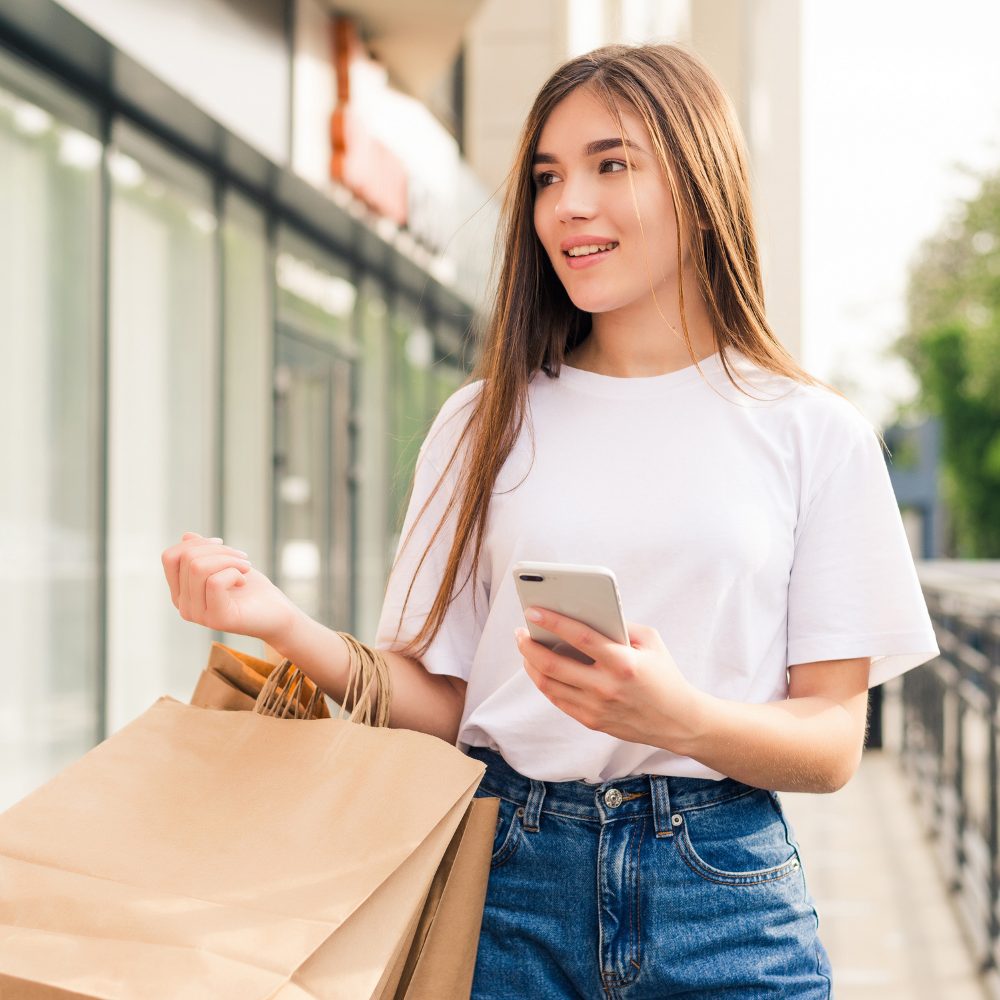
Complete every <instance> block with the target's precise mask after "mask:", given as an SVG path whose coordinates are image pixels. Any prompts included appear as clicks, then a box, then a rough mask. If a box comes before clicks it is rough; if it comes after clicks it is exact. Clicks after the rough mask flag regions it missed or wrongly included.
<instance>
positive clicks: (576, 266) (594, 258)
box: [563, 247, 618, 271]
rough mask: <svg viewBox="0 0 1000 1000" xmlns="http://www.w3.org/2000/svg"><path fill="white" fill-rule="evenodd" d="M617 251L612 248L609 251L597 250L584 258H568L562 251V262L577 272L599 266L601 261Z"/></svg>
mask: <svg viewBox="0 0 1000 1000" xmlns="http://www.w3.org/2000/svg"><path fill="white" fill-rule="evenodd" d="M617 249H618V247H612V248H611V249H610V250H598V251H597V253H590V254H587V255H586V256H585V257H570V256H569V254H567V253H566V251H565V250H564V251H563V260H564V261H566V264H567V265H568V266H569V267H571V268H572V269H573V270H574V271H579V270H580V269H581V268H584V267H594V266H595V265H596V264H600V263H601V261H602V260H604V259H605V258H606V257H608V256H610V255H611V254H613V253H614V252H615V251H616V250H617Z"/></svg>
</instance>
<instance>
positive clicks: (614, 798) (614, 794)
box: [604, 788, 622, 809]
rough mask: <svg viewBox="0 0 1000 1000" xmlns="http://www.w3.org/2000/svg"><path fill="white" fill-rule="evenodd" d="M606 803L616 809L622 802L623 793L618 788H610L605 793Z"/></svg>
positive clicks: (610, 807)
mask: <svg viewBox="0 0 1000 1000" xmlns="http://www.w3.org/2000/svg"><path fill="white" fill-rule="evenodd" d="M604 804H605V805H606V806H607V807H608V808H609V809H616V808H617V807H618V806H620V805H621V804H622V793H621V792H620V791H618V789H617V788H609V789H608V790H607V791H606V792H605V793H604Z"/></svg>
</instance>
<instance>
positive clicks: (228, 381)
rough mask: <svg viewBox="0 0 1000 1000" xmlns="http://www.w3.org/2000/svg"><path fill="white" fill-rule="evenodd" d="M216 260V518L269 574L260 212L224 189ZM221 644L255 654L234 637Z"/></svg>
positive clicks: (266, 297)
mask: <svg viewBox="0 0 1000 1000" xmlns="http://www.w3.org/2000/svg"><path fill="white" fill-rule="evenodd" d="M222 249H223V254H224V261H223V275H224V285H223V295H224V305H223V316H224V325H223V336H224V338H225V345H224V349H223V359H224V362H223V372H224V374H223V380H224V382H223V393H222V399H223V414H222V424H223V470H224V471H223V518H222V537H223V538H224V539H225V541H226V544H227V545H232V546H235V547H236V548H238V549H242V550H243V551H244V552H247V553H249V554H250V559H251V561H252V562H253V564H254V566H255V567H256V568H257V569H259V570H260V571H261V572H262V573H267V574H270V573H271V566H270V557H271V534H272V527H271V477H272V475H273V465H272V462H273V453H272V446H273V444H272V424H273V409H274V407H273V392H272V372H273V367H274V358H273V355H274V337H273V321H272V314H271V301H272V295H273V284H272V282H271V281H270V280H269V275H268V266H269V261H270V256H269V249H268V244H267V231H266V227H265V220H264V214H263V212H261V211H260V210H259V209H257V208H255V207H254V206H253V205H252V204H251V203H250V202H248V201H246V200H244V199H243V198H241V197H239V196H238V195H235V194H231V195H229V196H228V197H227V198H226V202H225V222H224V224H223V228H222ZM223 641H224V642H226V644H227V645H230V646H234V647H236V648H237V649H244V650H246V651H247V652H249V653H253V654H255V655H259V654H260V652H261V649H260V643H259V642H257V641H256V640H254V639H248V638H247V637H246V636H241V635H226V636H224V637H223Z"/></svg>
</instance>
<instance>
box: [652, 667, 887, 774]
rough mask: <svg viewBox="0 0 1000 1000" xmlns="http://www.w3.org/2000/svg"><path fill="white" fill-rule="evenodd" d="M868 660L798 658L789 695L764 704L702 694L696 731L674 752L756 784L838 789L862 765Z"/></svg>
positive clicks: (698, 699)
mask: <svg viewBox="0 0 1000 1000" xmlns="http://www.w3.org/2000/svg"><path fill="white" fill-rule="evenodd" d="M870 664H871V660H870V658H868V657H864V658H859V659H852V660H821V661H818V662H816V663H797V664H795V665H794V666H792V667H790V668H789V670H790V675H791V676H790V678H789V688H788V699H787V700H786V701H772V702H767V703H766V704H762V705H752V704H745V703H743V702H736V701H726V700H725V699H723V698H717V697H715V696H713V695H710V694H706V693H705V692H701V691H699V692H697V693H696V697H695V700H694V716H693V719H694V721H693V724H692V732H691V735H690V736H689V737H688V739H687V740H685V741H684V744H683V745H680V746H671V747H670V748H669V749H671V750H673V751H674V752H675V753H683V754H684V755H685V756H687V757H693V758H694V759H695V760H697V761H700V762H701V763H702V764H705V765H706V766H707V767H710V768H712V769H713V770H715V771H719V772H720V773H721V774H726V775H729V776H730V777H731V778H735V779H736V780H737V781H743V782H746V784H748V785H755V786H757V787H758V788H772V789H774V790H775V791H788V792H835V791H837V790H838V789H839V788H843V786H844V785H846V784H847V782H848V781H850V779H851V778H852V777H853V775H854V772H855V771H856V770H857V769H858V765H859V764H860V763H861V753H862V750H863V748H864V740H865V727H866V723H867V715H868V670H869V666H870ZM654 745H659V744H656V743H654Z"/></svg>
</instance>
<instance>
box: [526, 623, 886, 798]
mask: <svg viewBox="0 0 1000 1000" xmlns="http://www.w3.org/2000/svg"><path fill="white" fill-rule="evenodd" d="M525 615H526V617H528V618H530V619H531V620H533V621H537V622H538V623H539V624H541V625H542V626H543V627H544V628H546V629H548V630H549V631H550V632H554V633H555V634H556V635H558V636H559V638H561V639H565V640H566V641H567V642H568V643H569V644H570V645H571V646H575V647H576V648H577V649H579V650H582V651H583V652H584V653H586V654H587V655H588V656H590V657H591V658H592V659H593V660H594V661H595V662H594V663H593V664H591V665H589V666H585V665H583V664H581V663H579V662H577V661H576V660H572V659H570V658H569V657H567V656H561V655H560V654H558V653H554V652H552V650H550V649H547V648H546V647H545V646H543V645H541V644H540V643H537V642H534V641H533V640H532V639H531V638H530V637H529V635H528V632H527V630H526V629H523V628H519V629H517V630H515V631H516V639H515V641H516V643H517V646H518V649H519V650H520V652H521V655H522V656H523V657H524V667H525V670H526V671H527V673H528V676H529V677H530V678H531V679H532V681H534V683H535V684H536V686H537V687H538V689H539V690H540V691H541V692H542V694H544V695H545V696H546V697H547V698H548V699H549V700H550V701H551V702H552V703H553V704H554V705H555V706H556V708H559V709H561V710H562V711H564V712H566V714H567V715H570V716H572V717H573V718H574V719H576V720H577V721H578V722H580V723H582V724H583V725H584V726H586V727H587V728H588V729H596V730H600V731H601V732H605V733H608V734H609V735H611V736H616V737H617V738H618V739H620V740H628V741H629V742H631V743H643V744H645V745H647V746H654V747H662V748H663V749H664V750H669V751H671V752H672V753H676V754H680V755H682V756H685V757H692V758H693V759H694V760H697V761H700V762H701V763H702V764H705V765H706V766H707V767H710V768H712V770H714V771H718V772H719V773H720V774H725V775H728V776H730V777H732V778H735V779H736V780H737V781H743V782H745V783H746V784H748V785H754V786H756V787H758V788H770V789H774V790H775V791H789V792H832V791H836V789H838V788H841V787H843V785H845V784H846V783H847V781H848V780H849V779H850V777H851V775H853V774H854V772H855V770H857V767H858V763H859V761H860V760H861V751H862V747H863V745H864V735H865V722H866V710H867V704H868V670H869V666H870V663H871V661H870V659H869V658H868V657H864V658H860V659H850V660H823V661H819V662H816V663H799V664H796V665H795V666H793V667H791V668H790V670H791V678H790V682H789V697H788V699H787V700H785V701H774V702H768V703H766V704H762V705H759V704H751V703H745V702H737V701H727V700H725V699H723V698H718V697H716V696H714V695H711V694H708V693H706V692H704V691H700V690H699V689H697V688H696V687H695V686H694V685H693V684H692V683H691V682H690V681H689V680H688V679H687V678H686V677H685V676H684V675H683V674H682V673H681V671H680V669H679V668H678V666H677V664H676V663H675V662H674V660H673V657H672V656H671V655H670V652H669V650H668V649H667V648H666V646H665V645H664V643H663V639H662V637H661V636H660V633H659V632H657V630H656V629H654V628H651V627H649V626H648V625H638V624H635V623H634V622H627V623H626V624H627V625H628V630H629V642H630V645H629V646H626V645H624V644H622V643H617V642H614V641H613V640H611V639H609V638H607V636H604V635H601V634H600V633H599V632H596V631H595V630H594V629H592V628H590V627H589V626H587V625H585V624H583V623H582V622H579V621H574V620H573V619H572V618H567V617H565V616H564V615H559V614H557V613H556V612H554V611H549V610H547V609H544V608H541V609H534V608H527V609H525Z"/></svg>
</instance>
